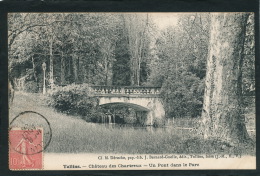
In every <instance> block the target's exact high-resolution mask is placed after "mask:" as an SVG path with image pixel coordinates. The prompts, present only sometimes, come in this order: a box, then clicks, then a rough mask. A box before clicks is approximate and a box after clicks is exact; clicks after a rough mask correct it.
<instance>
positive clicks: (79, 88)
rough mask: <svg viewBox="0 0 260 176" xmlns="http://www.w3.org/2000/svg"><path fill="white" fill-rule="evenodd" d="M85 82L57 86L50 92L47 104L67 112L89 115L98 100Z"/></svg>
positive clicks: (92, 112)
mask: <svg viewBox="0 0 260 176" xmlns="http://www.w3.org/2000/svg"><path fill="white" fill-rule="evenodd" d="M91 95H92V93H91V90H90V88H89V86H88V85H87V84H82V85H75V84H72V85H69V86H65V87H58V88H56V90H55V91H53V92H52V93H51V94H50V97H51V99H50V101H49V103H48V104H49V106H51V107H53V108H55V109H56V110H58V111H61V112H63V113H67V114H74V115H80V116H91V115H92V114H94V110H95V107H96V106H97V104H98V100H97V98H95V97H92V96H91Z"/></svg>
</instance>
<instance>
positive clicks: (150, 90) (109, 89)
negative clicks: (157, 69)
mask: <svg viewBox="0 0 260 176" xmlns="http://www.w3.org/2000/svg"><path fill="white" fill-rule="evenodd" d="M91 88H92V90H93V91H94V93H95V94H132V95H146V94H153V95H154V94H160V90H161V88H160V87H140V86H138V87H137V86H91Z"/></svg>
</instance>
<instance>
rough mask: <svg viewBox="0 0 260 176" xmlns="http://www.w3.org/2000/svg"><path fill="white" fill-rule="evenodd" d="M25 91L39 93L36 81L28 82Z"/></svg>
mask: <svg viewBox="0 0 260 176" xmlns="http://www.w3.org/2000/svg"><path fill="white" fill-rule="evenodd" d="M25 90H26V92H30V93H37V92H38V90H39V89H38V86H37V83H36V82H35V81H26V83H25Z"/></svg>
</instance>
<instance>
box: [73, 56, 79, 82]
mask: <svg viewBox="0 0 260 176" xmlns="http://www.w3.org/2000/svg"><path fill="white" fill-rule="evenodd" d="M77 60H78V59H77V57H76V56H75V54H73V55H72V65H73V73H74V82H75V83H78V64H77Z"/></svg>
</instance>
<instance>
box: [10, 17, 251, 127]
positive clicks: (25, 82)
mask: <svg viewBox="0 0 260 176" xmlns="http://www.w3.org/2000/svg"><path fill="white" fill-rule="evenodd" d="M222 16H223V15H222ZM175 18H177V19H178V22H177V24H170V23H169V25H167V26H164V27H163V28H162V27H160V25H159V23H158V21H157V20H158V19H156V18H155V16H154V15H151V14H149V13H148V14H146V13H136V14H134V13H131V14H130V13H129V14H128V13H11V14H9V16H8V23H9V24H8V39H9V41H8V49H9V51H8V52H9V73H10V74H9V80H10V84H11V86H12V87H13V88H14V90H15V91H27V92H33V93H41V92H42V89H43V69H42V64H43V63H44V62H45V63H46V65H47V68H46V78H47V79H46V85H47V88H48V90H51V89H53V88H54V87H58V86H64V85H82V84H88V85H120V86H158V87H161V96H162V99H163V104H164V108H165V110H166V117H167V118H172V117H175V118H177V117H199V116H201V113H202V112H203V110H205V109H207V108H208V107H207V106H206V107H204V108H205V109H203V110H202V107H203V102H204V104H205V102H206V100H205V99H204V97H210V96H211V95H207V93H206V94H205V96H204V93H205V89H206V90H207V89H208V90H210V89H214V90H215V87H214V85H213V84H209V83H208V82H209V81H210V80H212V81H214V79H213V78H214V77H213V78H209V77H210V76H211V75H209V76H208V79H207V81H205V80H206V75H207V73H208V74H212V75H213V74H216V75H218V74H219V73H218V72H216V70H214V69H215V68H216V67H215V55H214V46H215V43H214V41H215V40H219V42H220V43H221V42H223V44H225V43H224V40H225V38H226V39H230V40H232V35H233V34H232V31H233V32H234V34H235V35H234V36H235V37H236V38H239V39H241V40H239V41H242V42H240V43H239V47H240V49H239V47H238V46H235V45H234V46H230V49H232V47H233V48H236V47H237V48H236V49H237V50H238V49H239V55H237V56H236V57H237V59H238V60H239V62H240V63H239V67H237V65H236V64H235V65H234V66H233V67H232V68H233V69H234V70H239V73H240V72H241V76H239V77H238V78H235V79H236V81H238V82H236V83H235V84H237V85H238V87H242V90H241V92H242V94H241V95H240V94H239V95H238V94H236V95H238V97H239V98H240V97H243V98H242V99H243V100H244V101H241V102H242V104H243V105H244V106H243V107H242V109H244V108H248V107H249V106H251V104H248V101H247V100H248V99H247V98H245V97H252V96H254V93H255V46H254V44H255V43H254V40H255V39H254V16H253V14H247V15H246V16H245V17H244V16H243V17H240V16H234V17H233V16H231V15H230V16H228V15H227V17H226V18H225V17H224V18H223V19H222V17H221V16H214V15H211V14H210V13H184V14H181V13H180V14H177V13H176V14H175ZM240 18H241V19H243V20H240ZM213 19H214V20H215V21H214V23H213V22H212V20H213ZM232 19H235V20H233V21H232ZM239 20H240V21H239ZM218 21H222V22H223V21H224V22H225V24H221V25H223V26H225V25H226V23H230V24H232V25H233V24H234V25H236V24H238V23H239V25H240V27H241V26H244V28H243V29H244V30H243V31H236V30H233V28H230V29H229V30H230V31H227V32H226V33H220V34H218V33H213V32H212V31H214V29H215V27H216V26H214V25H215V24H218ZM228 27H229V26H227V28H225V29H228ZM221 30H222V29H221ZM236 34H237V35H236ZM217 35H219V36H224V38H220V37H219V36H217ZM214 37H215V38H216V39H215V40H214ZM234 41H236V40H235V39H234ZM218 47H219V48H220V46H218ZM235 52H236V51H235ZM209 53H210V54H212V53H213V56H210V57H209ZM227 53H228V52H227ZM215 54H216V53H215ZM218 54H219V55H220V53H218ZM222 54H223V53H222ZM224 55H225V53H224ZM223 57H224V56H223ZM230 57H231V59H230V60H231V61H232V59H234V58H235V57H234V55H232V54H231V55H230ZM232 57H234V58H232ZM210 58H213V62H214V63H213V65H214V67H212V66H211V65H209V63H210V62H211V60H210ZM207 59H208V61H207ZM217 60H218V61H220V60H221V58H219V59H218V58H217ZM207 62H208V66H207ZM223 62H227V61H225V60H224V61H223ZM227 65H228V64H227ZM229 66H232V63H230V64H229ZM230 68H231V67H229V69H230ZM212 69H213V70H212ZM231 70H232V69H231ZM215 72H216V73H215ZM223 73H224V72H223ZM239 75H240V74H239ZM240 80H241V81H240ZM226 81H228V80H226ZM231 81H232V79H231ZM205 82H206V84H205ZM207 84H208V86H207V87H205V86H206V85H207ZM223 85H224V83H223ZM79 87H80V86H79ZM213 92H214V91H213ZM239 102H240V101H239ZM241 102H240V103H241ZM173 105H174V108H173ZM208 105H209V104H208ZM204 106H205V105H204ZM239 109H240V107H239ZM208 110H212V108H211V107H210V108H208ZM239 112H240V111H239ZM203 117H204V119H207V118H205V113H203ZM212 123H213V122H212ZM214 123H215V122H214ZM224 123H226V122H224ZM207 127H209V125H208V126H207ZM238 129H240V128H238ZM218 130H220V129H218Z"/></svg>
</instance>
